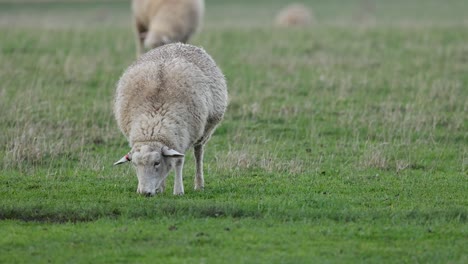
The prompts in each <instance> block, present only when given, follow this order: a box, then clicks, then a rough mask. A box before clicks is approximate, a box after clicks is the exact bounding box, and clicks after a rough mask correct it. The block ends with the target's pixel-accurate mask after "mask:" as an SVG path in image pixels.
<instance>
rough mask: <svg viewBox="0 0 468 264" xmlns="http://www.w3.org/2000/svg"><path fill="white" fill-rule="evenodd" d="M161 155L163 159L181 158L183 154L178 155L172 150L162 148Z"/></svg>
mask: <svg viewBox="0 0 468 264" xmlns="http://www.w3.org/2000/svg"><path fill="white" fill-rule="evenodd" d="M162 154H163V156H164V157H171V158H182V157H183V156H184V154H182V153H179V152H177V151H175V150H173V149H170V148H168V147H163V148H162Z"/></svg>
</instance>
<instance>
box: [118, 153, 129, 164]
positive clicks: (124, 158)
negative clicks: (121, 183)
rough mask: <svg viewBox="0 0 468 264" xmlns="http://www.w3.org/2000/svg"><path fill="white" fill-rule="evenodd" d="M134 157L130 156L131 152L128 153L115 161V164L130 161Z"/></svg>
mask: <svg viewBox="0 0 468 264" xmlns="http://www.w3.org/2000/svg"><path fill="white" fill-rule="evenodd" d="M131 160H132V159H131V158H130V153H128V154H127V155H125V156H123V157H122V158H121V159H119V160H118V161H117V162H116V163H114V166H115V165H119V164H122V163H125V162H129V161H131Z"/></svg>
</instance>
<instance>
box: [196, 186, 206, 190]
mask: <svg viewBox="0 0 468 264" xmlns="http://www.w3.org/2000/svg"><path fill="white" fill-rule="evenodd" d="M194 189H195V191H204V190H205V186H195V188H194Z"/></svg>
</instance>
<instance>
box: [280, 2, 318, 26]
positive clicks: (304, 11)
mask: <svg viewBox="0 0 468 264" xmlns="http://www.w3.org/2000/svg"><path fill="white" fill-rule="evenodd" d="M312 21H313V16H312V11H311V10H310V9H309V8H307V7H306V6H304V5H302V4H291V5H289V6H287V7H285V8H284V9H282V10H281V11H280V12H279V13H278V15H277V16H276V20H275V23H276V25H277V26H280V27H300V26H308V25H310V24H311V23H312Z"/></svg>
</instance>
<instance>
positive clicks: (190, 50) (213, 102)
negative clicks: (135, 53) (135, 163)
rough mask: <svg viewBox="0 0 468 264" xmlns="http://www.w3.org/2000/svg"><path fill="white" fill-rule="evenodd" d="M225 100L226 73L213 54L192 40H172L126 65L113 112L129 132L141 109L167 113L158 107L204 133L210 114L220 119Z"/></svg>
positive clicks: (124, 131) (125, 132) (147, 111)
mask: <svg viewBox="0 0 468 264" xmlns="http://www.w3.org/2000/svg"><path fill="white" fill-rule="evenodd" d="M226 106H227V90H226V83H225V80H224V76H223V75H222V73H221V71H220V70H219V69H218V67H217V66H216V63H215V62H214V61H213V60H212V59H211V57H210V56H209V55H208V54H206V52H204V51H203V50H202V49H200V48H197V47H194V46H191V45H185V44H170V45H165V46H163V47H160V48H157V49H154V50H152V51H150V52H148V53H147V54H144V55H143V56H142V57H141V58H140V59H139V60H137V61H136V62H135V63H134V64H133V65H131V66H130V67H129V68H128V69H127V70H126V71H125V73H124V74H123V76H122V77H121V79H120V81H119V84H118V87H117V93H116V102H115V106H114V112H115V115H116V119H117V121H118V124H119V126H120V128H121V130H122V132H123V133H124V134H125V135H127V136H128V134H129V132H130V129H131V126H132V122H134V121H135V120H136V117H137V116H138V115H141V114H142V113H156V114H157V115H159V114H164V113H158V111H159V112H161V111H164V112H166V114H167V112H169V114H167V115H171V118H173V119H178V120H177V122H178V123H181V124H185V126H188V129H189V130H190V131H198V132H197V133H199V131H200V130H203V127H204V126H205V124H206V122H208V121H209V120H220V119H221V118H222V116H223V114H224V111H225V109H226ZM174 113H175V114H174ZM197 136H199V135H194V137H197Z"/></svg>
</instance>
